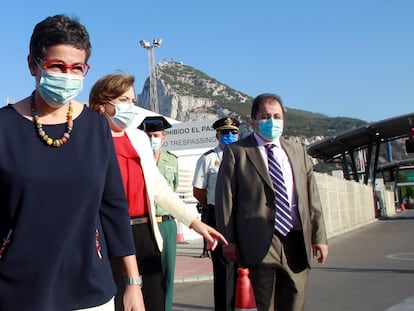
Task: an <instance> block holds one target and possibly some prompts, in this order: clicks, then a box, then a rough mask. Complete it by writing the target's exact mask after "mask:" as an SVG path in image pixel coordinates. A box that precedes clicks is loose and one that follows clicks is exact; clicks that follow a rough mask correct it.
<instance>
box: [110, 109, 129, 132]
mask: <svg viewBox="0 0 414 311" xmlns="http://www.w3.org/2000/svg"><path fill="white" fill-rule="evenodd" d="M109 104H111V105H112V106H114V107H115V114H114V115H113V116H110V117H109V118H110V119H111V121H112V123H113V124H114V125H115V127H116V128H117V129H118V130H125V129H126V128H127V127H128V126H130V125H131V124H132V122H133V121H134V117H135V113H134V105H133V104H132V103H117V104H113V103H109Z"/></svg>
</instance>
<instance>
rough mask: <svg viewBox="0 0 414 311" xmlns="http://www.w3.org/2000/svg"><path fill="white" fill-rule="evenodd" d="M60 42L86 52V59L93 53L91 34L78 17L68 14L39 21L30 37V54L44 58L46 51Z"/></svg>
mask: <svg viewBox="0 0 414 311" xmlns="http://www.w3.org/2000/svg"><path fill="white" fill-rule="evenodd" d="M58 44H66V45H71V46H73V47H75V48H77V49H80V50H84V51H85V52H86V60H85V61H88V59H89V56H90V55H91V49H92V46H91V43H90V40H89V34H88V31H87V30H86V28H85V26H83V25H82V24H81V23H80V22H79V20H78V19H77V18H73V19H71V18H69V17H68V16H66V15H55V16H50V17H47V18H46V19H44V20H43V21H41V22H40V23H38V24H37V25H36V26H35V27H34V29H33V34H32V37H31V38H30V55H31V56H32V57H33V58H34V59H36V58H41V59H43V57H44V55H45V53H46V51H47V50H48V49H49V48H51V47H52V46H55V45H58Z"/></svg>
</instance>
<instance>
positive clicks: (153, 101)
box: [139, 39, 162, 113]
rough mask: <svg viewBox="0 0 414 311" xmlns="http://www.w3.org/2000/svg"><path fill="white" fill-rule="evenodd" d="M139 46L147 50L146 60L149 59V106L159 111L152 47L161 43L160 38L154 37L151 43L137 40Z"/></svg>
mask: <svg viewBox="0 0 414 311" xmlns="http://www.w3.org/2000/svg"><path fill="white" fill-rule="evenodd" d="M139 43H140V44H141V46H142V47H143V48H144V49H146V50H148V61H149V74H150V107H151V109H152V110H153V111H154V112H156V113H159V108H158V94H157V72H156V67H155V53H154V49H155V48H157V47H159V46H160V45H161V43H162V39H154V40H153V43H152V44H150V43H149V42H148V41H145V40H141V41H139Z"/></svg>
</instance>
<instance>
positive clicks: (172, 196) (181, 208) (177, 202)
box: [125, 128, 198, 251]
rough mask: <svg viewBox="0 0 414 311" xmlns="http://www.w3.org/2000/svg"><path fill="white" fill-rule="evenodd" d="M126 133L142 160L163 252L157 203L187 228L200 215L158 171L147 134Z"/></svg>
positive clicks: (155, 225)
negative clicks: (156, 212)
mask: <svg viewBox="0 0 414 311" xmlns="http://www.w3.org/2000/svg"><path fill="white" fill-rule="evenodd" d="M125 132H126V134H127V136H128V138H129V140H130V141H131V143H132V146H133V147H134V148H135V150H136V151H137V153H138V155H139V157H140V158H141V166H142V171H143V173H144V180H145V187H146V189H147V200H148V207H149V217H150V220H151V225H152V230H153V232H154V236H155V240H156V241H157V245H158V249H159V250H160V251H162V247H163V240H162V237H161V233H160V231H159V229H158V224H157V220H156V215H155V203H156V204H158V205H159V206H160V207H161V208H162V209H164V210H165V211H167V212H169V213H170V214H171V215H173V216H174V217H175V218H177V220H179V221H180V222H182V223H183V224H184V225H186V226H187V227H188V226H189V225H190V224H191V222H192V221H193V220H194V219H196V218H197V217H198V213H197V211H196V209H195V208H193V209H192V208H189V207H188V206H187V205H186V204H185V203H184V202H183V201H182V200H181V199H180V198H179V197H178V195H177V194H176V193H175V192H174V191H173V190H172V189H171V188H170V186H169V185H168V183H167V181H166V180H165V178H164V176H162V174H161V173H160V171H159V170H158V167H157V165H156V163H155V160H154V154H153V151H152V149H151V145H150V143H149V139H148V136H147V134H146V133H145V132H144V131H141V130H139V129H136V128H127V129H126V130H125Z"/></svg>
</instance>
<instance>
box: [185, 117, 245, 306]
mask: <svg viewBox="0 0 414 311" xmlns="http://www.w3.org/2000/svg"><path fill="white" fill-rule="evenodd" d="M239 125H240V123H239V121H238V120H236V119H234V118H231V117H225V118H221V119H219V120H217V121H216V122H214V123H213V129H215V130H216V138H217V140H218V145H217V146H216V147H215V148H214V149H211V150H209V151H207V152H206V153H204V154H203V155H202V156H201V157H200V158H199V159H198V161H197V165H196V168H195V171H194V178H193V195H194V197H195V198H196V199H197V200H198V202H199V204H201V205H202V207H203V213H206V215H207V217H206V218H207V219H206V221H205V222H206V223H207V224H208V225H210V226H212V227H213V228H216V220H215V213H214V208H215V190H216V180H217V173H218V170H219V168H220V164H221V160H222V156H223V149H224V146H225V145H227V144H231V143H233V142H235V141H237V140H238V133H239ZM203 218H204V217H203ZM202 220H203V219H202ZM206 256H208V252H207V250H205V248H204V249H203V253H202V254H201V255H200V257H206ZM211 257H212V261H213V274H214V306H215V310H216V311H218V310H219V311H223V310H224V311H226V310H229V311H230V310H233V309H234V295H235V282H236V280H237V275H236V268H237V267H236V266H235V264H234V263H233V262H230V261H227V260H226V259H225V258H224V257H223V255H222V252H221V246H219V247H217V248H216V249H215V250H214V251H213V252H211Z"/></svg>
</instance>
